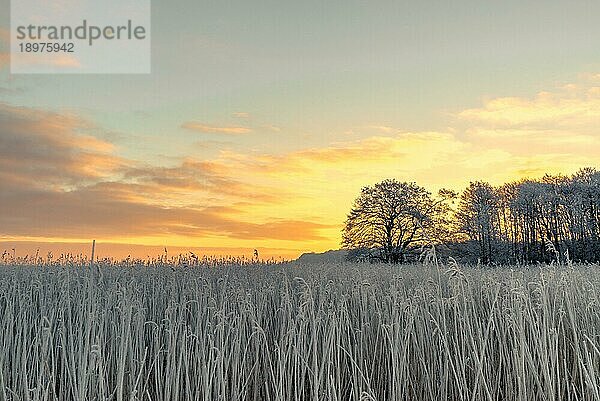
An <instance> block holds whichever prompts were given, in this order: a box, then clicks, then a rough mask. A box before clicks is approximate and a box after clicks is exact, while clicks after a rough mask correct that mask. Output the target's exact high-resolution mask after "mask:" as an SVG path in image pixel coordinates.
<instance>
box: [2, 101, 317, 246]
mask: <svg viewBox="0 0 600 401" xmlns="http://www.w3.org/2000/svg"><path fill="white" fill-rule="evenodd" d="M88 130H94V131H95V130H97V127H94V126H93V125H92V124H90V123H89V122H87V121H85V120H83V119H81V118H79V117H77V116H74V115H66V114H57V113H51V112H45V111H41V110H35V109H29V108H23V107H14V106H10V105H6V104H0V181H1V182H2V191H0V204H1V205H2V208H0V236H23V237H45V238H73V239H77V238H92V237H93V238H99V237H104V238H115V237H139V236H148V237H161V236H185V237H188V238H205V237H221V238H229V239H239V240H253V241H255V240H266V239H271V240H273V239H274V240H280V241H297V240H303V241H317V240H323V239H324V238H325V237H323V236H322V235H321V234H320V231H321V230H322V229H326V228H328V227H329V226H328V225H327V224H325V223H321V222H311V221H305V220H301V219H296V218H288V217H285V216H284V217H280V216H277V215H263V216H261V217H260V218H257V217H256V216H254V217H252V216H248V215H246V214H244V210H243V208H244V207H248V206H253V205H256V204H261V203H274V202H279V201H281V200H282V199H285V195H284V194H277V195H276V196H275V195H274V194H273V193H272V192H271V191H270V190H269V189H268V188H264V187H261V186H260V185H259V184H256V183H252V184H248V183H244V182H241V181H239V180H238V179H237V178H236V175H235V172H232V171H230V168H229V167H228V166H226V165H224V164H222V163H221V162H218V161H197V160H194V159H186V160H183V161H182V162H181V163H180V164H178V165H175V166H171V167H164V166H153V165H144V164H142V163H139V162H136V161H134V160H129V159H125V158H121V157H118V156H116V155H115V153H116V148H115V147H114V146H113V145H112V144H111V143H108V142H106V141H102V140H100V139H97V138H95V137H93V136H91V135H88V134H87V133H86V132H87V131H88Z"/></svg>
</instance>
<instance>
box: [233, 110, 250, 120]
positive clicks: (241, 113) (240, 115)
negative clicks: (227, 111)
mask: <svg viewBox="0 0 600 401" xmlns="http://www.w3.org/2000/svg"><path fill="white" fill-rule="evenodd" d="M232 116H234V117H236V118H244V119H246V118H250V113H247V112H245V111H238V112H235V113H232Z"/></svg>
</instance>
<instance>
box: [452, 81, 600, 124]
mask: <svg viewBox="0 0 600 401" xmlns="http://www.w3.org/2000/svg"><path fill="white" fill-rule="evenodd" d="M457 117H458V118H459V120H462V121H465V122H468V123H469V124H471V125H476V126H484V127H494V128H496V129H499V128H529V129H548V128H552V129H554V130H557V129H562V130H568V131H571V132H572V131H580V130H588V131H589V128H592V127H594V132H596V129H595V127H596V126H597V125H598V123H600V82H598V79H597V78H596V77H595V75H587V76H583V77H582V78H581V79H580V80H579V81H578V82H576V83H571V84H566V85H562V86H559V87H557V88H555V89H553V90H551V91H542V92H539V93H537V94H536V95H535V96H533V97H499V98H494V99H490V100H487V101H485V102H484V104H483V105H482V107H477V108H470V109H466V110H463V111H461V112H459V113H457Z"/></svg>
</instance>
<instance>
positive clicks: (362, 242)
mask: <svg viewBox="0 0 600 401" xmlns="http://www.w3.org/2000/svg"><path fill="white" fill-rule="evenodd" d="M454 196H455V194H454V193H453V192H451V191H446V190H443V191H440V198H439V199H433V198H432V197H431V193H429V192H428V191H427V190H425V188H422V187H420V186H418V185H417V184H415V183H407V182H398V181H396V180H385V181H382V182H380V183H378V184H375V185H374V186H367V187H364V188H362V190H361V193H360V196H359V197H358V198H357V199H356V200H355V201H354V204H353V206H352V209H351V210H350V213H348V216H347V219H346V223H345V225H344V229H343V231H342V246H343V247H344V248H345V249H365V250H368V251H369V253H370V254H371V255H372V256H374V257H376V258H378V259H380V260H382V261H385V262H390V263H402V262H404V261H405V260H406V254H407V252H408V251H410V250H411V249H412V248H414V247H415V246H420V245H423V244H425V243H433V242H435V241H436V240H437V239H439V236H440V233H441V227H442V226H443V224H442V222H443V221H444V219H445V218H446V216H447V211H448V207H447V205H446V203H445V201H446V200H447V199H449V198H452V197H454Z"/></svg>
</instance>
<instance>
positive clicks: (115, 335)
mask: <svg viewBox="0 0 600 401" xmlns="http://www.w3.org/2000/svg"><path fill="white" fill-rule="evenodd" d="M599 273H600V268H599V267H598V266H570V267H557V266H552V267H529V268H498V269H494V270H484V269H480V268H463V267H461V266H458V265H457V264H455V263H451V265H450V266H446V267H435V266H434V267H423V266H408V267H401V268H399V267H397V266H385V265H364V264H363V265H355V264H343V265H342V264H341V265H328V266H296V265H279V266H269V265H252V264H247V265H245V266H243V267H241V266H238V267H236V266H234V265H226V266H223V267H221V268H218V269H207V268H172V266H168V267H164V266H162V265H158V264H157V265H152V266H143V267H142V266H129V267H120V266H112V265H111V266H100V267H98V268H95V269H88V268H83V267H77V266H66V267H65V266H62V267H61V266H52V265H49V266H2V267H0V399H2V400H118V401H121V400H444V399H448V400H465V401H466V400H597V399H600V386H599V379H600V377H599V373H600V337H599V336H600V308H599V304H598V296H599V295H600V274H599Z"/></svg>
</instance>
